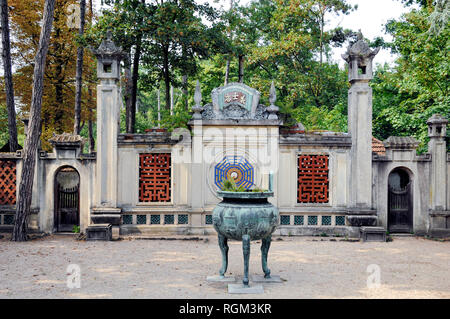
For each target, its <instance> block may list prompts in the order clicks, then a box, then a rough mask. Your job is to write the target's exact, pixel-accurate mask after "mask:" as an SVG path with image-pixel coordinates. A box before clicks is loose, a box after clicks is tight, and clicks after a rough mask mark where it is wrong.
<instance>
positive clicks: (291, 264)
mask: <svg viewBox="0 0 450 319" xmlns="http://www.w3.org/2000/svg"><path fill="white" fill-rule="evenodd" d="M281 239H282V240H277V239H276V238H275V239H274V241H273V242H272V245H271V248H270V251H269V267H270V268H271V270H272V274H274V275H280V276H281V278H282V279H283V280H285V281H284V282H283V283H264V284H263V286H264V294H259V295H230V294H228V292H227V283H210V282H207V281H206V277H207V276H210V275H216V274H217V273H218V270H219V268H220V262H221V256H220V250H219V247H218V245H217V239H216V237H205V238H202V240H199V241H193V240H189V241H187V240H121V241H113V242H86V241H77V240H75V239H74V237H72V236H61V235H54V236H48V237H45V238H42V239H37V240H33V241H29V242H26V243H14V242H10V241H8V238H7V237H5V238H3V239H2V240H0V298H183V299H184V298H201V299H203V298H239V299H242V298H450V242H449V241H445V242H440V241H434V240H429V239H424V238H417V237H394V241H393V242H387V243H363V242H350V241H344V240H343V239H342V238H334V239H332V238H320V237H282V238H281ZM229 245H230V251H229V260H230V262H229V267H228V272H227V275H231V276H236V277H238V280H241V278H242V271H243V264H242V260H243V257H242V246H241V245H242V244H241V243H240V242H230V243H229ZM260 258H261V252H260V243H258V242H252V245H251V258H250V272H249V273H250V275H252V274H262V271H261V261H260ZM70 264H76V265H79V267H80V271H81V277H80V278H81V281H80V282H81V287H80V288H68V287H67V279H68V273H67V267H68V265H70ZM374 265H375V266H374ZM376 270H379V278H380V285H379V286H376V285H375V286H374V285H373V284H372V285H370V284H371V283H376V281H374V278H375V279H376V278H377V276H376V275H377V272H376ZM374 271H375V272H374ZM368 282H369V285H368ZM250 284H252V282H250Z"/></svg>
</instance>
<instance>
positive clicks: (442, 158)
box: [427, 114, 450, 236]
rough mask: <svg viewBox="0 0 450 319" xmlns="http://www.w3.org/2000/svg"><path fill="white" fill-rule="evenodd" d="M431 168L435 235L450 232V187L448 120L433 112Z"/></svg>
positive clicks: (432, 228) (429, 133)
mask: <svg viewBox="0 0 450 319" xmlns="http://www.w3.org/2000/svg"><path fill="white" fill-rule="evenodd" d="M427 124H428V136H429V138H430V141H429V142H428V152H429V153H430V154H431V169H430V174H431V176H430V217H431V233H432V235H433V236H440V235H442V236H448V235H449V234H450V210H449V208H450V207H447V196H449V195H448V192H449V189H448V183H447V145H446V142H445V137H446V130H447V124H448V120H447V119H446V118H445V117H443V116H442V115H440V114H433V116H432V117H431V118H429V119H428V121H427Z"/></svg>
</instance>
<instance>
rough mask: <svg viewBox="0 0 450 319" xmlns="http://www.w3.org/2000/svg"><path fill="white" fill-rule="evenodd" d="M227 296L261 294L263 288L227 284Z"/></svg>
mask: <svg viewBox="0 0 450 319" xmlns="http://www.w3.org/2000/svg"><path fill="white" fill-rule="evenodd" d="M228 293H229V294H263V293H264V288H263V286H261V285H258V286H244V285H243V284H229V285H228Z"/></svg>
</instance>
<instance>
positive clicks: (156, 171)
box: [139, 153, 171, 202]
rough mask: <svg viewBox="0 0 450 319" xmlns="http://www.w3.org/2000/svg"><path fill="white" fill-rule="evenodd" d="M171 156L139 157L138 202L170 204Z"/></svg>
mask: <svg viewBox="0 0 450 319" xmlns="http://www.w3.org/2000/svg"><path fill="white" fill-rule="evenodd" d="M170 171H171V156H170V154H169V153H153V154H140V155H139V201H140V202H170V179H171V176H170V175H171V172H170Z"/></svg>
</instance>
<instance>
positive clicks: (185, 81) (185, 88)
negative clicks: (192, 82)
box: [182, 75, 189, 111]
mask: <svg viewBox="0 0 450 319" xmlns="http://www.w3.org/2000/svg"><path fill="white" fill-rule="evenodd" d="M182 84H183V85H182V86H183V88H182V92H183V98H184V107H185V109H186V111H187V110H188V109H189V101H188V77H187V75H183V78H182Z"/></svg>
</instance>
